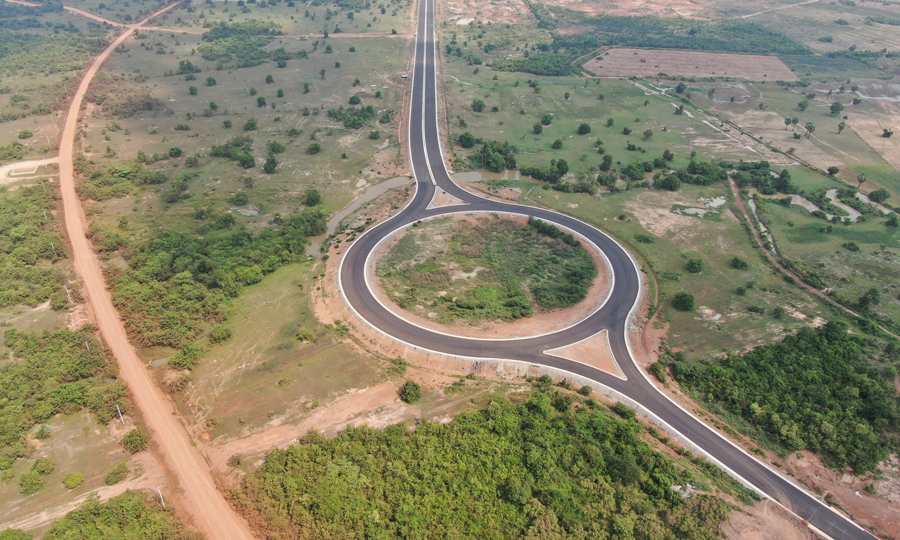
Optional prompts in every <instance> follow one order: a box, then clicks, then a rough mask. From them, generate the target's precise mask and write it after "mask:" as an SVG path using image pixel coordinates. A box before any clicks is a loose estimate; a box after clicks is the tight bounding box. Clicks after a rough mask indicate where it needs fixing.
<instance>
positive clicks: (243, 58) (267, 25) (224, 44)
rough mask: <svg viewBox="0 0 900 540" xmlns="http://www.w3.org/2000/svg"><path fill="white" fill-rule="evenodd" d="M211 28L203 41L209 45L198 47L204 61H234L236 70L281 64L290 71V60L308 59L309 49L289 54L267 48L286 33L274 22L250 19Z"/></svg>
mask: <svg viewBox="0 0 900 540" xmlns="http://www.w3.org/2000/svg"><path fill="white" fill-rule="evenodd" d="M208 28H209V30H207V31H206V32H204V33H203V41H205V42H206V43H204V44H203V45H200V46H199V47H197V53H199V54H200V56H201V57H203V59H204V60H209V61H218V62H231V61H234V67H236V68H242V67H252V66H258V65H259V64H262V63H263V62H268V61H274V62H277V63H278V67H286V66H287V61H288V60H292V59H294V58H307V57H308V53H307V52H306V50H305V49H300V51H298V52H297V53H289V52H287V51H286V50H285V49H284V47H279V48H277V49H273V50H268V49H267V48H266V47H267V46H268V45H269V43H271V42H272V39H273V36H278V35H282V33H283V32H282V31H281V27H280V26H279V25H278V24H276V23H274V22H266V21H262V20H259V19H250V20H247V21H244V22H228V23H226V22H218V23H212V24H210V25H209V26H208ZM316 43H318V42H316Z"/></svg>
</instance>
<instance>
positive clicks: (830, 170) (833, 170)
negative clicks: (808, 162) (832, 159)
mask: <svg viewBox="0 0 900 540" xmlns="http://www.w3.org/2000/svg"><path fill="white" fill-rule="evenodd" d="M839 172H841V169H839V168H838V167H835V166H834V165H832V166H831V167H828V176H834V175H836V174H837V173H839Z"/></svg>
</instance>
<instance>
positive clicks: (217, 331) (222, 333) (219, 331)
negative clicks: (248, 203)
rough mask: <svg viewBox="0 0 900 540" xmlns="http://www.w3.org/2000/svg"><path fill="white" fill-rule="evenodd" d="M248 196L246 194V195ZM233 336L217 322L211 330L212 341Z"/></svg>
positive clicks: (220, 341) (218, 341) (226, 339)
mask: <svg viewBox="0 0 900 540" xmlns="http://www.w3.org/2000/svg"><path fill="white" fill-rule="evenodd" d="M245 196H246V195H245ZM230 338H231V329H230V328H228V327H227V326H225V325H224V324H217V325H215V326H213V327H212V328H211V329H210V331H209V341H210V343H224V342H226V341H228V340H229V339H230Z"/></svg>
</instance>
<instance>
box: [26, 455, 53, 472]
mask: <svg viewBox="0 0 900 540" xmlns="http://www.w3.org/2000/svg"><path fill="white" fill-rule="evenodd" d="M55 468H56V464H55V463H53V460H52V459H50V458H45V457H42V458H38V459H37V461H35V462H34V465H32V466H31V470H32V471H34V472H36V473H38V474H39V475H41V476H47V475H48V474H50V473H52V472H53V469H55Z"/></svg>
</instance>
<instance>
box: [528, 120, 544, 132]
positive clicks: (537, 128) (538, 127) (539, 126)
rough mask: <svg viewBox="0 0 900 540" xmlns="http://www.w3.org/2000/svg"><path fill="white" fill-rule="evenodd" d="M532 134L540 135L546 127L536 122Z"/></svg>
mask: <svg viewBox="0 0 900 540" xmlns="http://www.w3.org/2000/svg"><path fill="white" fill-rule="evenodd" d="M531 132H532V133H534V134H535V135H540V134H541V133H543V132H544V126H542V125H541V123H540V122H535V124H534V126H533V127H532V128H531Z"/></svg>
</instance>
